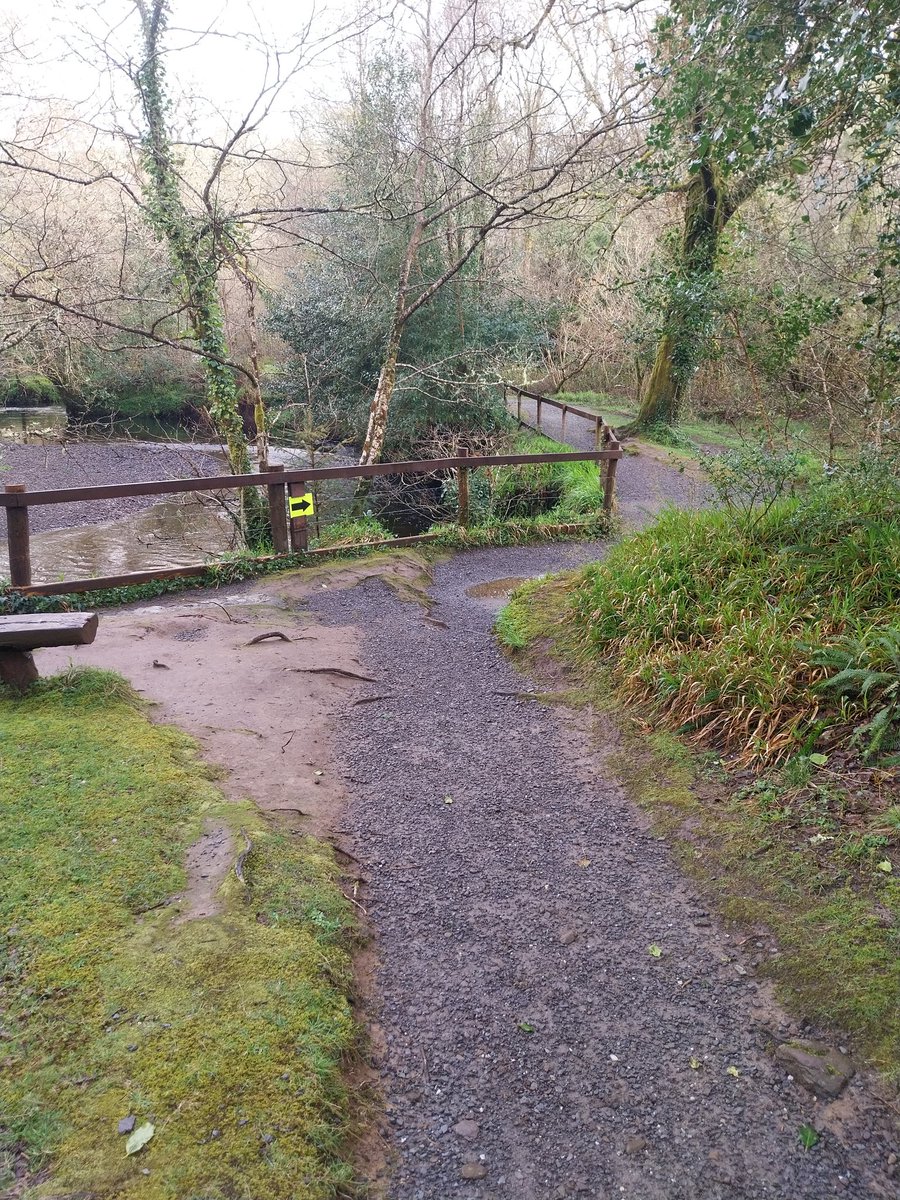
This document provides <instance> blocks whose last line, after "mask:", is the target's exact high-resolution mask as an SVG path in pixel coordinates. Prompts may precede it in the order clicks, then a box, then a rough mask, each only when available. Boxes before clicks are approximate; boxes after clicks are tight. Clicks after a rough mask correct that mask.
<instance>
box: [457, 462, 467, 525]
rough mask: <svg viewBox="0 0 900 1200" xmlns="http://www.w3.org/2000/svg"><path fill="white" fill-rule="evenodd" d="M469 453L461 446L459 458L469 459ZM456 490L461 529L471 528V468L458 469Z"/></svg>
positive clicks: (458, 519)
mask: <svg viewBox="0 0 900 1200" xmlns="http://www.w3.org/2000/svg"><path fill="white" fill-rule="evenodd" d="M468 455H469V451H468V450H467V449H466V447H465V446H460V448H459V457H460V458H467V457H468ZM456 489H457V495H458V497H459V499H458V509H457V521H458V522H459V526H460V528H461V529H468V528H469V468H468V467H457V468H456Z"/></svg>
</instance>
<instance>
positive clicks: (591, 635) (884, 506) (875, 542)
mask: <svg viewBox="0 0 900 1200" xmlns="http://www.w3.org/2000/svg"><path fill="white" fill-rule="evenodd" d="M572 612H573V619H574V621H575V622H576V625H577V627H578V629H579V630H580V634H581V644H580V651H579V652H580V654H581V656H582V658H583V659H584V661H585V662H586V663H590V662H593V661H597V660H604V661H608V662H610V663H611V664H612V669H613V673H614V677H615V679H616V682H617V684H618V686H619V687H620V689H621V694H622V696H623V698H624V699H625V700H626V701H627V702H629V703H631V704H635V705H638V706H639V707H640V708H641V709H642V710H643V711H645V712H646V713H647V714H648V715H651V716H652V717H653V718H654V720H655V721H657V722H661V723H663V724H665V725H666V726H667V727H668V728H671V729H677V730H679V731H680V732H683V733H686V734H688V735H689V736H690V737H691V738H692V739H693V740H694V741H695V742H697V743H699V744H704V745H716V746H720V747H723V748H724V749H726V750H729V751H732V752H734V753H736V754H737V755H738V756H739V757H740V759H741V760H742V761H743V762H745V763H751V762H753V763H772V762H777V761H781V760H783V759H785V758H786V757H788V756H789V755H790V754H792V753H796V752H797V751H798V750H801V749H803V748H805V749H810V748H811V747H813V746H814V745H815V744H816V742H817V740H818V739H820V738H821V737H822V735H823V734H824V733H825V731H826V730H827V729H829V728H830V727H838V728H839V729H840V730H842V731H843V734H844V735H845V736H846V737H847V738H849V737H852V736H853V733H854V730H855V729H858V728H859V727H860V726H861V725H863V724H864V723H865V722H867V721H868V720H870V719H871V714H872V713H873V711H874V710H875V707H876V706H877V707H879V708H880V707H883V704H882V700H883V697H884V693H885V690H886V688H887V687H888V686H889V685H888V684H887V683H886V682H885V681H884V680H878V679H875V680H874V682H873V684H872V686H871V687H870V689H869V690H868V691H867V692H866V693H865V694H863V692H862V689H861V688H856V689H855V690H854V689H853V688H851V687H849V686H848V687H847V688H844V689H839V688H835V687H834V686H830V687H829V686H827V680H828V675H829V669H828V667H827V665H826V659H824V658H823V657H822V655H823V652H824V651H827V650H829V649H832V650H836V649H837V648H839V647H841V646H846V645H847V644H848V639H853V644H854V645H857V646H862V647H863V648H864V650H863V651H862V652H861V653H862V654H863V657H864V656H865V648H866V647H867V648H868V649H869V651H870V652H871V657H872V660H873V665H877V663H878V662H879V650H878V647H879V646H881V645H882V644H883V641H884V639H885V637H887V635H888V631H889V630H891V629H892V628H896V627H897V625H898V622H900V480H898V479H897V478H896V476H893V475H891V474H890V473H889V472H886V471H885V472H883V473H880V474H877V475H876V473H875V472H873V471H872V470H867V469H860V470H857V471H855V472H854V471H848V472H846V473H845V474H843V475H842V476H840V477H838V478H835V479H831V480H823V481H822V482H821V483H819V484H818V485H816V486H813V487H812V488H811V489H810V490H809V491H808V492H807V493H805V494H803V495H800V496H794V497H781V498H779V499H777V500H776V501H774V502H773V503H772V504H771V505H770V506H769V507H768V508H756V509H753V510H752V511H751V513H750V515H749V516H748V515H747V514H745V513H743V512H741V511H729V510H707V511H701V512H681V511H675V510H673V511H669V512H666V513H663V515H662V516H661V517H660V518H659V519H658V520H657V521H656V522H655V523H654V524H653V525H652V526H651V527H650V528H649V529H647V530H645V531H644V532H642V533H639V534H637V535H635V536H634V537H631V538H628V539H626V540H625V541H623V542H621V543H620V544H619V545H618V546H617V547H615V549H614V550H613V551H612V552H611V553H610V554H609V556H608V557H607V558H606V559H605V560H604V562H603V563H600V564H597V565H592V566H590V567H588V568H586V569H585V571H584V572H583V573H582V575H581V578H580V581H579V583H578V586H577V588H576V589H575V592H574V595H573V602H572ZM833 673H834V672H832V674H833ZM847 682H848V683H849V680H848V681H847ZM896 733H897V730H896V728H895V729H894V730H893V731H892V732H891V734H890V735H889V736H888V735H885V736H883V737H882V739H881V745H882V747H883V748H888V747H889V745H890V744H891V743H892V742H894V741H896Z"/></svg>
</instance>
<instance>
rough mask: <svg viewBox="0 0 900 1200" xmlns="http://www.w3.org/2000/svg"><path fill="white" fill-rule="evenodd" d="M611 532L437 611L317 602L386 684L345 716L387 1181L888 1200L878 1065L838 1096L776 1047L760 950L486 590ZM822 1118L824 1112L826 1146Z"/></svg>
mask: <svg viewBox="0 0 900 1200" xmlns="http://www.w3.org/2000/svg"><path fill="white" fill-rule="evenodd" d="M603 549H604V547H603V546H602V545H600V544H594V545H590V544H582V545H577V546H573V545H556V546H541V547H524V548H523V547H519V548H516V547H511V548H504V549H493V550H480V551H474V552H470V553H466V554H459V555H457V556H455V557H454V558H453V559H452V560H451V561H449V562H446V563H443V564H441V565H440V566H438V568H437V570H436V573H435V579H434V585H433V588H432V595H433V597H434V600H435V605H434V608H433V609H432V613H431V616H430V617H428V618H426V617H425V616H424V614H423V612H422V610H421V609H420V608H419V607H418V606H417V605H415V604H411V603H404V602H402V601H400V600H398V599H397V598H396V596H395V595H394V594H393V593H392V592H391V591H389V590H388V589H387V588H386V587H385V586H384V585H383V584H382V583H380V582H379V581H377V580H370V581H367V582H365V583H363V584H361V585H360V586H358V587H356V588H354V589H350V590H346V591H338V590H329V591H324V590H323V591H322V592H321V593H320V594H319V595H318V596H317V597H316V599H315V601H314V604H313V607H314V609H315V611H316V612H317V614H319V615H320V616H321V617H322V618H323V619H325V620H326V621H330V622H338V623H341V624H355V625H357V626H358V627H360V628H361V629H362V630H364V634H365V641H364V647H363V659H362V661H363V664H364V667H363V669H364V670H365V672H366V673H367V674H370V675H372V676H373V677H374V678H375V679H376V680H377V682H376V683H373V684H370V685H369V689H370V691H369V694H371V695H373V696H379V697H388V698H387V699H381V700H380V701H378V702H376V703H371V704H363V705H357V706H355V707H352V708H350V709H349V710H348V712H347V714H346V716H345V718H344V719H343V720H342V722H341V725H340V731H339V741H340V747H341V748H342V752H343V755H344V768H345V773H346V781H347V788H348V792H349V793H350V795H351V804H350V811H349V815H348V817H347V818H346V825H347V826H348V829H349V831H351V833H352V839H351V849H352V850H353V852H354V853H355V855H356V856H357V857H358V858H359V859H360V861H361V863H362V865H363V869H364V871H365V872H366V874H367V876H368V878H369V879H370V883H371V886H370V891H369V895H368V899H367V901H366V903H367V906H368V909H369V912H370V915H371V918H372V921H373V923H374V926H375V928H376V930H377V936H378V956H379V960H380V969H379V974H378V980H377V986H378V991H379V994H380V997H381V1002H382V1007H381V1011H380V1013H379V1014H378V1020H379V1021H380V1027H381V1031H382V1033H383V1038H381V1039H380V1040H381V1041H383V1045H384V1053H383V1056H382V1058H381V1060H380V1062H379V1067H380V1069H381V1071H382V1078H383V1086H384V1089H385V1092H386V1096H387V1099H388V1102H389V1114H390V1122H391V1126H392V1133H393V1139H394V1148H395V1152H396V1163H395V1171H394V1175H393V1181H392V1183H391V1186H390V1191H389V1195H390V1198H391V1200H448V1198H452V1197H455V1196H461V1197H462V1196H464V1197H471V1198H473V1200H554V1198H556V1197H566V1196H585V1197H588V1198H590V1200H612V1198H614V1197H615V1198H617V1200H618V1198H619V1197H631V1198H633V1200H657V1198H659V1200H662V1198H665V1200H713V1198H716V1200H718V1198H722V1200H738V1198H740V1200H761V1198H763V1197H778V1198H783V1200H807V1198H808V1200H831V1198H832V1197H854V1198H860V1200H862V1198H864V1197H865V1198H869V1197H874V1196H889V1195H893V1194H895V1193H894V1191H893V1190H892V1182H891V1181H890V1180H889V1179H888V1178H886V1176H885V1174H884V1173H883V1172H884V1170H885V1165H886V1163H888V1162H889V1160H888V1154H889V1153H890V1151H891V1150H892V1149H894V1148H895V1147H892V1146H891V1145H890V1144H889V1140H888V1139H889V1134H888V1133H887V1132H886V1127H885V1126H883V1125H882V1126H880V1125H879V1124H878V1121H879V1120H880V1119H881V1118H877V1117H876V1116H873V1115H872V1112H873V1111H874V1110H871V1109H870V1108H869V1107H867V1104H866V1100H865V1093H864V1091H863V1089H862V1084H861V1083H860V1081H859V1079H857V1080H854V1081H853V1082H852V1083H851V1084H850V1086H849V1088H848V1089H847V1091H846V1092H845V1093H844V1095H843V1097H842V1098H841V1099H840V1101H838V1102H837V1103H836V1104H834V1105H832V1106H830V1107H829V1108H827V1109H826V1108H825V1107H824V1106H823V1105H821V1104H817V1103H816V1102H815V1101H814V1100H813V1098H812V1096H811V1095H810V1094H809V1093H807V1092H805V1091H803V1090H802V1089H801V1088H799V1086H798V1085H796V1084H794V1083H792V1082H791V1081H790V1080H789V1077H787V1076H786V1074H785V1071H784V1069H783V1068H780V1067H779V1066H778V1065H777V1064H776V1063H775V1062H774V1060H773V1059H772V1057H771V1054H770V1052H769V1051H770V1047H771V1044H772V1041H773V1040H778V1039H779V1038H783V1037H785V1036H787V1035H790V1034H795V1033H797V1032H798V1027H797V1026H796V1025H794V1024H793V1023H792V1022H790V1021H789V1020H788V1019H787V1018H786V1017H785V1016H784V1015H783V1014H782V1013H781V1011H780V1010H779V1009H778V1008H777V1007H776V1006H775V1005H774V1004H773V1003H772V1001H771V998H770V995H769V992H768V989H767V986H766V985H764V984H762V983H758V982H757V981H756V980H755V979H754V977H753V968H752V962H751V961H750V959H751V957H752V955H754V954H756V955H759V954H761V953H763V952H764V948H763V947H760V944H759V943H758V942H756V943H754V942H752V941H751V942H750V943H749V944H748V947H747V951H748V953H745V951H744V950H742V949H741V948H740V947H739V946H738V944H737V940H736V937H734V938H729V935H728V934H727V933H726V931H725V930H724V929H723V927H722V926H720V924H719V923H718V921H717V920H716V919H715V918H712V917H710V916H709V915H708V914H707V913H706V912H705V910H704V907H703V903H702V900H701V899H700V897H699V895H698V893H697V892H696V891H695V889H694V888H693V886H692V885H691V884H690V883H689V882H688V881H686V880H685V878H684V877H683V876H682V875H681V873H680V872H679V870H678V869H677V867H676V865H675V863H674V861H673V858H672V856H671V854H670V852H669V850H668V848H667V846H666V844H665V843H664V842H663V841H661V840H659V839H657V838H656V837H655V836H654V835H653V834H651V833H650V832H649V831H648V829H647V825H646V822H645V820H644V819H643V818H642V816H641V815H640V813H639V812H638V811H637V810H636V809H635V808H634V807H633V806H632V805H631V804H630V802H628V801H627V800H626V799H625V798H624V796H623V794H622V792H621V790H620V788H619V787H618V786H617V784H616V783H615V782H614V780H613V778H612V777H611V774H610V771H609V769H608V768H607V767H605V766H604V761H603V755H602V748H599V749H595V748H592V747H591V745H590V744H589V742H588V740H587V738H586V737H585V736H584V735H583V734H582V733H579V732H578V730H577V728H576V727H577V724H578V718H577V717H573V716H572V714H560V711H559V710H558V709H555V708H553V707H551V706H547V705H545V704H540V703H537V702H533V701H527V700H522V699H518V698H516V695H515V693H521V692H522V691H523V690H526V689H527V688H528V684H527V682H526V681H525V680H524V679H523V678H522V676H520V675H519V674H518V673H517V672H516V670H514V669H513V668H512V667H511V666H510V665H509V664H508V662H507V661H506V659H505V658H504V656H503V654H502V653H501V652H500V650H499V649H498V647H497V646H496V644H495V642H494V640H493V637H492V634H491V625H492V621H493V616H494V611H493V609H495V608H496V603H497V602H494V603H493V605H492V604H491V603H490V602H488V601H485V600H479V599H474V598H471V597H470V596H468V595H467V589H469V588H470V587H472V586H473V585H476V584H479V583H483V582H485V581H489V580H494V579H499V578H505V577H516V576H530V575H537V574H540V573H543V572H546V571H554V570H559V569H564V568H566V567H572V566H576V565H578V564H579V563H581V562H583V561H585V560H588V559H592V558H595V557H597V556H599V555H600V554H602V552H603ZM451 801H452V802H451ZM651 945H655V946H659V947H660V948H661V949H662V956H661V957H659V958H656V957H653V956H652V955H651V954H650V953H649V947H650V946H651ZM692 1057H693V1058H694V1059H695V1060H699V1062H700V1063H701V1064H702V1065H700V1066H699V1068H698V1069H692V1067H691V1065H690V1060H691V1058H692ZM730 1068H734V1069H736V1071H737V1072H738V1074H737V1077H735V1076H734V1074H733V1073H729V1069H730ZM807 1121H812V1122H813V1123H814V1124H815V1125H816V1126H817V1127H818V1128H822V1129H825V1130H826V1135H825V1137H824V1138H823V1140H822V1142H821V1143H820V1144H819V1145H818V1146H817V1147H816V1148H815V1149H814V1150H812V1151H811V1152H804V1151H803V1150H802V1149H801V1148H800V1146H799V1143H798V1140H797V1132H798V1129H799V1127H800V1126H801V1125H802V1124H804V1123H805V1122H807ZM886 1169H887V1170H888V1171H892V1170H894V1169H895V1168H893V1167H891V1166H887V1168H886ZM879 1181H880V1182H879ZM893 1185H894V1186H895V1185H896V1180H894V1181H893Z"/></svg>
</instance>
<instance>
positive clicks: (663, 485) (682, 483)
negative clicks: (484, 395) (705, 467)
mask: <svg viewBox="0 0 900 1200" xmlns="http://www.w3.org/2000/svg"><path fill="white" fill-rule="evenodd" d="M513 407H514V406H513ZM536 408H537V406H536V404H535V401H534V400H531V399H529V398H528V397H527V396H523V397H522V419H523V420H524V421H527V422H528V424H529V426H531V427H532V428H533V427H534V426H535V421H536V420H537V415H536ZM594 428H595V427H594V424H593V422H591V421H588V420H587V419H586V418H585V417H579V416H576V415H575V414H574V413H569V414H568V416H567V417H566V436H565V438H563V431H562V413H561V412H560V411H559V409H556V408H553V407H551V405H549V404H544V405H542V407H541V428H540V432H541V433H542V434H544V436H545V437H550V438H554V439H555V440H556V441H558V442H561V443H564V444H565V445H568V446H572V447H573V449H575V450H594V449H595V448H596V446H595V432H594ZM705 490H706V489H705V484H704V482H703V480H702V478H701V476H700V472H699V469H698V466H697V463H696V462H693V461H691V460H690V459H683V458H682V459H679V458H676V457H675V456H673V455H671V454H669V452H668V451H667V450H666V449H665V448H664V447H662V446H654V445H652V444H650V443H648V442H639V441H634V440H632V441H629V442H626V443H625V457H624V458H622V459H621V460H620V462H619V466H618V469H617V473H616V502H617V508H618V513H619V516H620V517H621V519H622V523H623V524H624V525H625V526H626V527H634V526H641V525H645V524H646V523H647V522H648V521H649V520H651V519H652V518H653V517H654V516H655V515H656V514H657V513H658V512H659V510H660V509H661V508H662V507H663V506H664V505H666V504H674V505H677V506H678V507H679V508H696V507H698V506H699V505H700V504H702V503H703V494H704V491H705Z"/></svg>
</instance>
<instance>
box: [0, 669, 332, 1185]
mask: <svg viewBox="0 0 900 1200" xmlns="http://www.w3.org/2000/svg"><path fill="white" fill-rule="evenodd" d="M0 811H2V821H0V863H2V874H3V881H4V886H3V889H2V894H0V928H2V930H3V931H4V936H3V939H2V942H0V963H2V996H3V1009H4V1014H3V1025H4V1038H5V1041H4V1043H3V1053H4V1059H3V1072H2V1075H0V1190H2V1189H3V1188H4V1187H5V1186H12V1184H13V1178H14V1177H15V1178H16V1179H17V1180H18V1182H17V1183H16V1185H15V1186H16V1189H17V1190H16V1194H17V1195H18V1194H20V1190H21V1188H22V1186H23V1183H26V1184H27V1183H29V1182H30V1186H29V1187H28V1190H27V1193H26V1194H27V1195H29V1196H32V1197H35V1198H38V1197H41V1196H50V1195H53V1196H59V1195H76V1194H78V1195H90V1196H93V1197H97V1198H98V1200H100V1198H112V1197H117V1198H119V1197H122V1198H124V1197H132V1196H141V1197H143V1198H144V1200H171V1198H172V1197H192V1196H203V1197H208V1198H209V1200H214V1198H220V1200H221V1198H224V1197H226V1196H236V1195H242V1196H244V1195H252V1196H254V1197H258V1198H259V1200H277V1198H283V1200H328V1198H331V1197H333V1196H335V1195H337V1194H338V1192H339V1191H340V1190H341V1189H342V1188H343V1187H344V1186H345V1185H346V1184H347V1182H348V1180H349V1178H350V1170H349V1167H348V1165H347V1163H346V1162H345V1161H344V1159H343V1158H342V1154H341V1148H342V1143H343V1141H344V1139H345V1137H346V1135H347V1131H348V1125H349V1115H348V1111H349V1110H348V1099H347V1094H346V1089H345V1086H344V1083H343V1082H342V1074H341V1064H342V1059H343V1058H344V1057H345V1056H346V1055H347V1053H348V1052H349V1051H350V1049H351V1048H352V1046H353V1044H354V1040H355V1031H354V1024H353V1020H352V1017H351V1011H350V1006H349V1002H348V999H347V994H348V991H349V988H350V985H351V967H350V957H349V953H348V949H347V945H348V938H349V932H350V929H351V927H352V921H351V914H350V911H349V906H348V904H347V902H346V901H345V900H344V898H343V896H342V895H341V893H340V890H339V888H338V885H337V868H336V866H335V863H334V859H333V856H332V855H331V852H330V850H329V849H328V848H327V847H323V846H322V845H321V844H319V843H316V842H315V841H313V840H312V839H291V838H287V837H285V836H282V835H280V834H278V833H275V832H273V831H272V830H271V829H269V828H268V827H267V826H265V825H264V824H263V823H262V818H261V817H260V815H259V814H258V813H257V812H256V811H255V810H254V809H252V808H251V807H250V806H249V805H235V804H227V803H225V802H224V801H223V799H222V797H221V795H220V794H219V792H218V791H217V789H216V788H215V787H214V786H213V784H212V783H211V782H210V780H209V777H208V772H207V771H206V770H205V769H204V768H203V767H202V765H201V764H199V763H198V761H197V760H196V757H195V752H194V747H193V744H192V743H191V742H190V740H189V739H188V738H186V737H185V736H183V735H182V734H180V733H178V732H176V731H175V730H171V729H166V728H161V727H159V726H156V725H152V724H151V723H150V722H149V721H148V720H147V719H146V717H145V716H144V715H143V713H142V712H141V710H140V708H139V706H138V704H137V702H136V700H135V698H134V696H133V694H132V693H131V691H130V689H129V688H128V685H127V684H126V683H125V682H124V681H123V680H121V679H120V678H118V677H117V676H114V675H111V674H110V673H107V672H101V671H93V670H91V671H70V672H68V673H66V674H64V675H62V676H57V677H54V678H50V679H42V680H40V681H39V682H38V683H37V684H36V685H35V687H34V688H33V690H32V692H31V693H30V694H29V695H28V696H27V697H26V698H24V699H23V698H15V699H12V698H9V697H3V696H0ZM207 822H215V823H216V824H217V825H226V826H228V827H229V828H230V829H231V831H232V837H233V843H234V846H235V854H237V852H238V851H239V850H241V849H243V847H244V845H245V836H246V838H248V839H249V840H250V842H251V849H250V853H249V855H248V856H247V858H246V861H245V863H244V865H243V875H244V880H245V882H244V883H241V882H240V881H239V880H238V878H237V876H236V875H235V874H234V873H233V872H229V876H228V879H227V881H226V882H225V884H224V885H223V888H222V891H221V892H220V896H221V898H222V900H223V904H224V910H223V911H222V912H221V913H220V914H219V915H216V916H210V917H206V918H203V919H195V920H190V921H184V922H182V923H179V921H178V915H179V900H178V897H179V894H180V893H181V892H182V890H183V889H184V887H185V870H184V856H185V851H186V849H187V847H188V846H189V845H190V844H191V843H192V842H193V841H195V840H196V838H197V837H198V835H199V833H200V832H201V829H202V828H203V827H204V824H205V823H207ZM126 1116H133V1117H134V1118H135V1121H136V1124H137V1125H138V1126H141V1125H143V1124H145V1123H148V1122H149V1123H150V1124H152V1125H153V1126H154V1134H153V1138H152V1140H151V1141H150V1142H149V1143H148V1144H147V1146H146V1147H145V1148H144V1149H143V1150H141V1151H140V1152H139V1153H137V1154H134V1155H133V1156H126V1153H125V1143H126V1138H125V1137H124V1136H121V1135H119V1134H118V1132H117V1124H118V1122H119V1120H120V1119H122V1118H124V1117H126ZM23 1171H24V1173H25V1180H24V1181H23V1179H22V1178H21V1176H22V1174H23Z"/></svg>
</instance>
